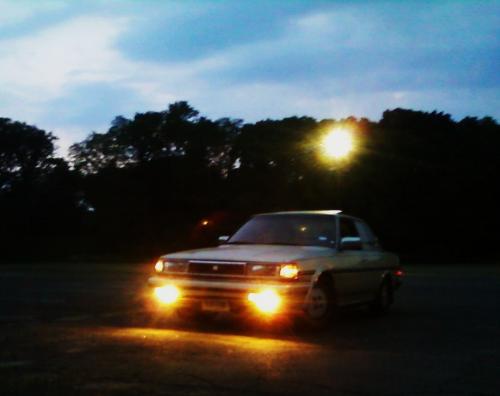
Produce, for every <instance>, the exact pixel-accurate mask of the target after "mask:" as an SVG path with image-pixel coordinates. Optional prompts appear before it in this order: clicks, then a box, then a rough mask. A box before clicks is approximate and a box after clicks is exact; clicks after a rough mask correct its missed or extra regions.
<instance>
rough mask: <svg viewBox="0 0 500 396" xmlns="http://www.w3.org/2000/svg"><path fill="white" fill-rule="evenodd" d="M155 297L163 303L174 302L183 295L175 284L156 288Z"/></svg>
mask: <svg viewBox="0 0 500 396" xmlns="http://www.w3.org/2000/svg"><path fill="white" fill-rule="evenodd" d="M154 294H155V297H156V298H157V299H158V301H160V302H162V303H163V304H172V303H174V302H175V301H176V300H177V299H178V298H179V296H180V295H181V293H180V291H179V289H178V288H177V287H175V286H173V285H167V286H162V287H157V288H155V290H154Z"/></svg>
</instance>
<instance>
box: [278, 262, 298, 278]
mask: <svg viewBox="0 0 500 396" xmlns="http://www.w3.org/2000/svg"><path fill="white" fill-rule="evenodd" d="M298 275H299V268H298V267H297V266H296V265H295V264H285V265H284V266H282V267H281V269H280V276H281V277H283V278H287V279H295V278H297V276H298Z"/></svg>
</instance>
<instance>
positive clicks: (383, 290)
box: [372, 278, 394, 313]
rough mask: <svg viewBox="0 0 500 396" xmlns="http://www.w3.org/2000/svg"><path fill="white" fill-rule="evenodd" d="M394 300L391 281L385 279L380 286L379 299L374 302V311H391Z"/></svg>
mask: <svg viewBox="0 0 500 396" xmlns="http://www.w3.org/2000/svg"><path fill="white" fill-rule="evenodd" d="M393 300H394V293H393V290H392V285H391V280H390V279H389V278H385V279H384V280H383V282H382V284H381V285H380V288H379V290H378V293H377V297H376V298H375V301H374V302H373V305H372V309H373V311H375V312H376V313H385V312H387V311H389V309H390V307H391V305H392V303H393Z"/></svg>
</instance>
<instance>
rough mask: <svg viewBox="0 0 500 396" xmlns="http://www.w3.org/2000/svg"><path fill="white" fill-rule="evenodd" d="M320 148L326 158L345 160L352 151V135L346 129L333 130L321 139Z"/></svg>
mask: <svg viewBox="0 0 500 396" xmlns="http://www.w3.org/2000/svg"><path fill="white" fill-rule="evenodd" d="M321 147H322V149H323V153H324V155H325V156H326V157H329V158H334V159H343V158H346V157H347V156H348V155H349V154H350V153H351V151H352V150H353V149H354V140H353V137H352V133H351V132H350V131H349V130H347V129H334V130H333V131H331V132H330V133H328V134H327V135H326V136H325V137H324V138H323V141H322V143H321Z"/></svg>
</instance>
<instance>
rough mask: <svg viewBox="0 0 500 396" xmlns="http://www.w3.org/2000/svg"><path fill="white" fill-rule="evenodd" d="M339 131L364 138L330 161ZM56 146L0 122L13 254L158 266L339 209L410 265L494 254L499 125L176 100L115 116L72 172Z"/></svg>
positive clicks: (74, 151) (78, 152) (78, 156)
mask: <svg viewBox="0 0 500 396" xmlns="http://www.w3.org/2000/svg"><path fill="white" fill-rule="evenodd" d="M338 126H348V127H349V128H351V129H352V130H353V131H354V133H355V134H356V141H357V148H356V151H355V154H354V155H353V157H352V159H350V160H349V161H346V162H344V163H335V162H327V161H323V160H321V159H320V158H319V157H318V155H317V152H318V141H319V138H320V137H321V135H322V133H324V132H325V131H327V130H329V129H331V128H333V127H338ZM54 141H55V137H54V136H52V135H51V134H50V133H46V132H45V131H42V130H39V129H37V128H35V127H31V126H28V125H25V124H21V123H16V122H13V121H10V120H7V119H0V205H1V206H0V212H1V213H0V214H1V215H2V219H3V222H2V226H1V227H2V228H1V237H2V242H4V243H6V244H10V246H11V248H12V249H11V252H15V251H16V249H19V247H20V246H22V247H23V251H24V252H27V253H29V252H31V256H32V257H42V256H43V255H45V256H47V257H49V256H51V255H52V256H59V257H69V256H71V255H77V256H79V257H81V258H85V257H93V256H95V257H101V258H102V257H116V258H119V257H121V258H127V259H129V260H130V259H133V258H152V257H154V256H155V255H157V254H160V253H163V252H166V251H169V250H174V249H179V248H185V247H194V246H199V245H202V244H210V243H215V236H217V234H227V233H230V232H232V231H233V230H234V228H235V227H236V226H237V225H239V223H240V222H242V221H243V220H244V219H245V218H246V217H248V216H249V215H251V214H253V213H256V212H263V211H271V210H285V209H316V208H340V209H343V210H345V211H347V212H349V213H352V214H355V215H358V216H360V217H363V218H365V219H366V220H367V221H368V222H369V223H370V224H372V226H373V228H374V229H375V230H376V231H377V232H378V234H379V236H380V238H381V240H382V242H383V243H384V245H385V247H387V248H388V249H389V250H394V251H397V252H399V253H401V254H402V256H403V260H404V261H406V260H414V261H427V262H429V261H440V262H442V261H443V260H448V261H457V260H458V261H467V260H480V259H481V260H487V259H494V258H498V253H497V251H496V250H495V249H494V246H495V243H496V242H497V241H498V240H500V231H499V228H498V224H497V222H498V217H499V216H498V214H499V210H498V202H500V195H499V193H498V191H497V190H498V189H497V188H496V180H497V178H498V172H499V171H500V156H499V155H498V153H497V152H498V147H499V144H500V127H499V125H498V124H497V122H496V121H495V120H493V119H492V118H490V117H485V118H482V119H478V118H472V117H467V118H464V119H463V120H461V121H459V122H456V121H454V120H453V119H452V118H451V117H450V115H448V114H444V113H440V112H421V111H413V110H407V109H394V110H387V111H385V112H384V114H383V116H382V119H381V120H380V121H379V122H372V121H369V120H367V119H364V118H362V119H356V118H354V117H349V118H346V119H342V120H332V119H326V120H321V121H318V120H315V119H314V118H311V117H289V118H285V119H282V120H264V121H259V122H255V123H247V124H243V123H242V122H241V121H240V120H233V119H229V118H223V119H219V120H210V119H208V118H206V117H203V116H201V115H200V114H199V113H198V111H197V110H195V109H193V108H192V107H191V106H190V105H189V104H188V103H187V102H177V103H173V104H171V105H170V106H168V108H167V109H166V110H164V111H159V112H145V113H138V114H136V115H135V116H134V117H133V118H132V119H128V118H125V117H122V116H119V117H116V118H115V119H114V120H113V122H112V123H111V125H110V128H109V129H108V131H106V132H104V133H95V132H94V133H92V134H90V135H89V136H88V137H87V138H86V139H85V140H83V141H82V142H80V143H76V144H74V145H73V146H72V147H71V149H70V163H71V165H72V166H73V167H74V170H72V169H71V168H70V167H69V166H68V164H67V163H66V161H65V160H63V159H61V158H56V157H55V155H54ZM68 230H70V231H68ZM58 246H64V247H65V249H62V248H59V249H58Z"/></svg>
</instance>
